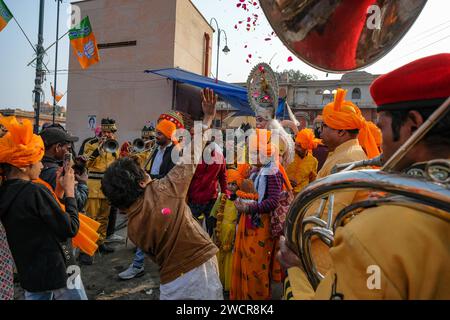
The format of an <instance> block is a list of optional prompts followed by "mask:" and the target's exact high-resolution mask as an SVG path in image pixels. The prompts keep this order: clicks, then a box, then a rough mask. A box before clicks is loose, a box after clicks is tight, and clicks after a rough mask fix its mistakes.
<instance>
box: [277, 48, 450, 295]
mask: <svg viewBox="0 0 450 320" xmlns="http://www.w3.org/2000/svg"><path fill="white" fill-rule="evenodd" d="M371 94H372V97H373V99H374V101H375V103H376V104H377V106H378V109H377V111H378V114H379V118H378V126H379V127H380V129H381V131H382V135H383V142H382V149H383V156H384V157H385V158H386V159H389V158H390V157H391V156H392V155H394V153H395V152H396V151H397V150H399V149H400V148H401V147H402V146H403V144H404V143H405V142H406V141H407V140H408V139H409V138H410V137H411V136H412V135H413V133H414V132H415V131H416V130H418V128H420V127H421V126H423V125H424V122H425V121H426V120H427V119H430V116H431V114H432V113H433V112H434V111H435V110H437V108H439V107H440V106H441V105H442V104H443V103H444V102H445V101H446V100H447V103H449V102H450V100H448V99H449V98H450V54H448V53H445V54H439V55H435V56H430V57H426V58H422V59H419V60H416V61H414V62H411V63H409V64H407V65H405V66H403V67H401V68H399V69H397V70H394V71H392V72H390V73H388V74H386V75H383V76H381V77H379V78H378V79H377V80H375V82H374V83H373V84H372V86H371ZM448 109H449V106H448V104H447V114H446V115H444V116H443V117H442V118H441V119H440V121H438V122H436V123H435V124H434V126H433V127H432V128H431V130H430V131H429V132H428V133H427V134H426V135H425V136H424V137H423V138H422V139H421V140H420V141H418V142H416V144H415V145H414V146H413V147H412V149H411V150H409V151H408V152H406V153H405V154H404V156H403V157H402V159H401V160H400V161H399V162H398V163H397V165H396V166H395V168H394V169H393V170H394V171H395V172H396V173H397V174H400V173H402V174H404V175H410V177H409V179H410V180H411V181H414V179H421V180H424V179H425V180H428V182H431V181H435V182H438V185H439V186H441V187H442V186H444V188H445V187H447V190H448V187H449V179H448V177H449V173H450V169H449V168H450V164H449V159H450V130H449V126H450V113H449V112H448ZM436 160H439V161H438V162H439V164H438V165H437V167H436V169H437V168H438V167H439V168H440V169H438V170H441V173H442V174H441V175H439V177H438V176H434V177H433V179H434V180H432V179H431V177H430V176H429V173H428V174H427V172H426V170H425V168H426V165H427V164H428V165H429V166H431V167H433V163H435V162H436ZM444 168H445V169H444ZM444 172H445V173H444ZM436 179H437V181H436ZM429 192H430V193H434V192H433V190H429ZM440 194H441V195H440V197H442V199H443V201H445V202H446V203H447V205H445V206H444V207H440V209H441V210H439V209H438V208H437V207H434V208H433V209H427V210H425V207H426V206H425V207H421V206H420V205H417V204H415V203H412V202H408V201H403V202H405V203H404V204H402V202H398V203H392V204H390V203H387V204H384V205H379V206H374V207H371V208H368V209H365V210H363V211H362V212H361V213H359V214H358V215H357V216H356V217H354V218H353V219H351V220H350V221H349V222H348V223H347V224H345V225H344V226H343V227H341V228H338V229H337V231H336V235H335V241H334V245H333V247H332V248H331V249H330V255H331V258H332V268H331V269H330V270H329V272H328V274H327V275H326V276H325V279H323V280H322V281H321V282H320V284H319V286H318V287H317V289H316V290H315V291H314V290H313V288H312V287H311V285H310V284H309V282H308V280H307V278H306V275H305V273H304V272H303V270H301V262H300V261H299V259H298V257H296V256H295V254H293V253H292V251H290V250H289V249H288V248H287V246H286V245H285V243H284V241H282V243H281V252H280V255H279V258H280V260H281V261H282V264H284V266H285V267H291V268H290V269H289V270H296V276H295V277H292V278H291V283H292V281H295V282H296V285H295V288H296V290H294V291H293V293H294V297H295V298H296V299H350V300H351V299H388V300H398V299H411V300H423V299H425V300H426V299H435V300H441V299H442V300H448V299H450V290H449V287H450V273H449V272H447V271H445V270H448V266H449V265H450V251H449V250H448V248H449V245H448V235H449V234H450V223H449V221H450V220H449V216H448V212H449V211H450V207H449V205H448V203H449V202H450V201H448V200H444V199H448V198H449V197H450V196H449V195H448V193H447V195H442V191H441V192H440ZM438 212H440V213H438ZM293 287H294V285H293Z"/></svg>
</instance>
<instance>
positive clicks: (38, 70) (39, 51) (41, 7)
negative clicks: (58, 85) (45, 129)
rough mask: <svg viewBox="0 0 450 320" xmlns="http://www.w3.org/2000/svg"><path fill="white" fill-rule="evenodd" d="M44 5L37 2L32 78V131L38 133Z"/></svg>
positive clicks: (42, 77) (42, 78)
mask: <svg viewBox="0 0 450 320" xmlns="http://www.w3.org/2000/svg"><path fill="white" fill-rule="evenodd" d="M44 5H45V0H40V3H39V31H38V44H37V46H36V55H37V63H36V78H35V80H34V90H33V93H34V111H35V120H34V121H35V123H34V132H35V133H36V134H37V133H39V113H40V109H41V92H42V82H43V81H44V71H43V70H42V65H43V63H42V62H43V59H44V56H43V53H44V47H43V46H42V44H43V43H44V36H43V34H44Z"/></svg>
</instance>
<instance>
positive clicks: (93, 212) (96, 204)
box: [86, 198, 111, 245]
mask: <svg viewBox="0 0 450 320" xmlns="http://www.w3.org/2000/svg"><path fill="white" fill-rule="evenodd" d="M110 209H111V206H110V205H109V203H108V200H107V199H98V198H89V199H88V202H87V205H86V215H87V216H88V217H89V218H92V219H94V220H95V221H97V222H98V223H100V227H99V228H98V231H97V232H98V233H99V236H100V237H99V239H98V241H97V244H98V245H101V244H103V242H104V241H105V238H106V230H107V228H108V220H109V214H110Z"/></svg>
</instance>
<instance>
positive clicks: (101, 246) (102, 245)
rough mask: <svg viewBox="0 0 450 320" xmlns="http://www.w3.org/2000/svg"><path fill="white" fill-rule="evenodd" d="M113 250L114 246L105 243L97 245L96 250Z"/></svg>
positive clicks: (102, 251) (109, 251)
mask: <svg viewBox="0 0 450 320" xmlns="http://www.w3.org/2000/svg"><path fill="white" fill-rule="evenodd" d="M114 251H115V250H114V248H112V247H110V246H108V245H107V244H106V243H103V244H101V245H99V246H98V252H100V253H113V252H114Z"/></svg>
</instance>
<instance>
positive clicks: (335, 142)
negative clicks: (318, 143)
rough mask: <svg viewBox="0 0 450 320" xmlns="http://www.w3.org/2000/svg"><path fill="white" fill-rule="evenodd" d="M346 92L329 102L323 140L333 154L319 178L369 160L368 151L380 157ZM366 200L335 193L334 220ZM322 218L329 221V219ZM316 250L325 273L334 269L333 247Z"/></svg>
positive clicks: (316, 205) (349, 193)
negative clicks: (331, 255) (344, 164)
mask: <svg viewBox="0 0 450 320" xmlns="http://www.w3.org/2000/svg"><path fill="white" fill-rule="evenodd" d="M346 93H347V91H346V90H342V89H338V90H337V93H336V97H335V100H334V102H332V103H329V104H328V105H326V106H325V107H324V109H323V114H322V117H323V123H322V130H321V138H322V141H323V143H324V144H325V145H326V146H327V147H328V151H329V153H328V157H327V160H326V161H325V163H324V165H323V167H322V169H320V171H319V172H318V174H317V179H321V178H324V177H327V176H329V175H330V174H332V169H333V168H334V166H336V165H338V164H342V163H349V162H355V161H360V160H367V155H366V152H365V151H364V150H370V151H371V154H375V155H378V154H379V153H377V152H378V148H377V146H376V142H375V139H374V138H373V136H372V132H371V131H370V130H369V128H368V125H367V122H366V119H365V118H364V117H363V115H362V114H361V111H360V109H359V108H358V107H357V106H356V105H355V104H353V103H352V102H351V101H346V100H345V95H346ZM365 198H367V193H366V192H356V191H346V192H339V193H337V194H335V197H334V205H333V221H334V218H335V217H336V215H337V214H338V213H339V211H341V210H342V209H343V208H345V207H347V206H348V205H350V204H352V203H355V202H359V201H361V200H364V199H365ZM319 205H320V204H319V202H318V201H317V202H316V203H314V204H313V205H312V206H311V208H310V209H309V211H308V213H307V216H312V215H314V214H316V212H317V211H318V210H319ZM327 210H328V206H326V207H325V210H324V211H323V212H324V215H326V212H327ZM322 218H323V219H325V220H326V217H322ZM312 251H313V256H314V259H315V261H316V264H317V266H318V268H319V271H320V272H321V273H323V274H324V273H326V272H327V271H328V270H329V268H330V266H331V259H330V256H329V253H328V251H329V248H328V247H327V246H326V245H325V244H324V243H322V242H321V241H316V240H313V242H312Z"/></svg>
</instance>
